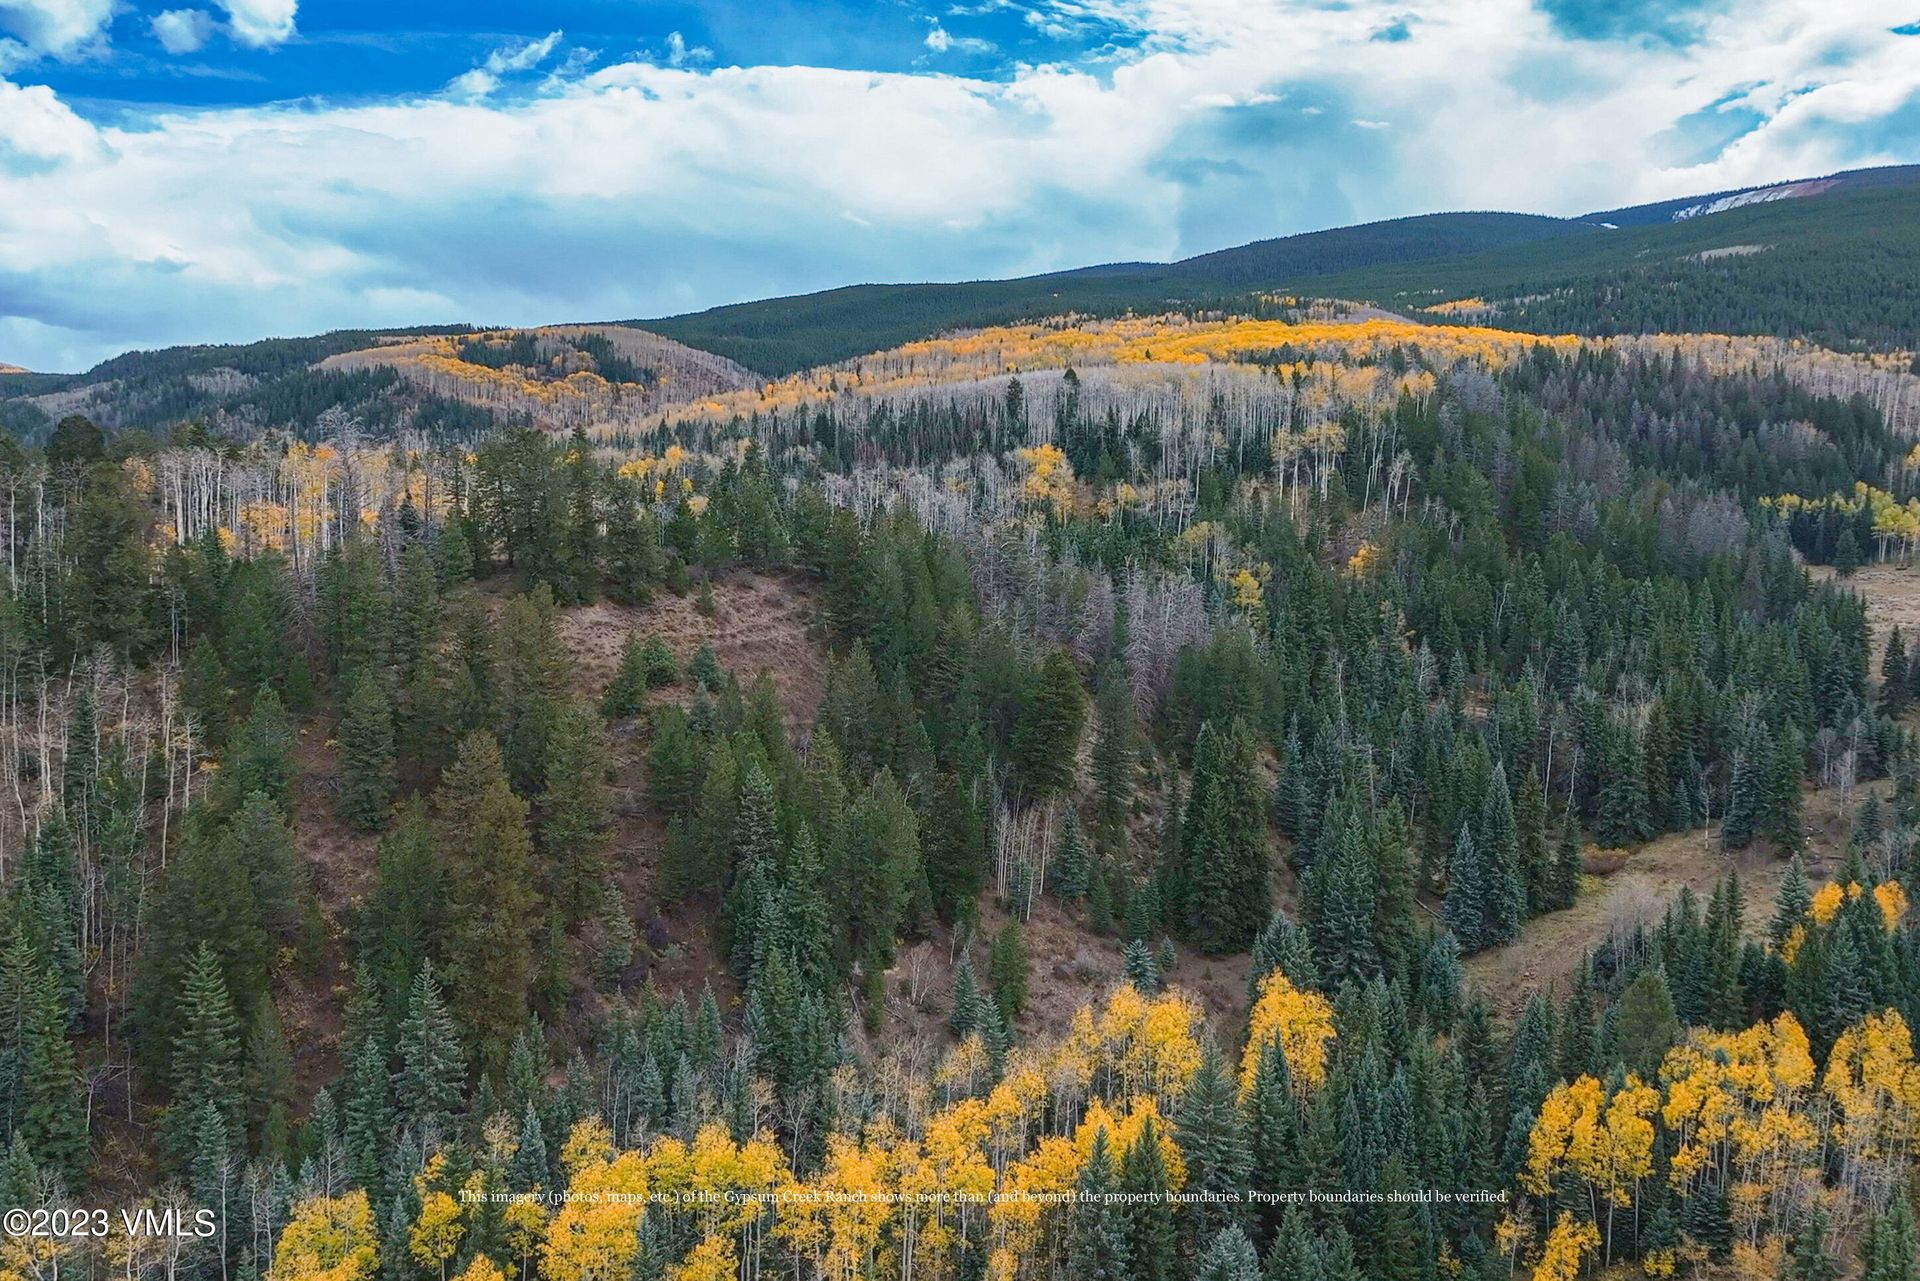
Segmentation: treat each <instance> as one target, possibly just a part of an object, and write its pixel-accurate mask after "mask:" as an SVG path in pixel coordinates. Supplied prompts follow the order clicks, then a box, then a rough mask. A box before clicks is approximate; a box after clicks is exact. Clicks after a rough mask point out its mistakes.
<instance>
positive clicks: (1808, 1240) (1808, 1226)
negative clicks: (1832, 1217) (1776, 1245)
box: [1787, 1205, 1840, 1281]
mask: <svg viewBox="0 0 1920 1281" xmlns="http://www.w3.org/2000/svg"><path fill="white" fill-rule="evenodd" d="M1839 1277H1840V1264H1839V1263H1838V1261H1836V1260H1835V1259H1834V1257H1833V1256H1832V1255H1830V1254H1828V1253H1827V1214H1826V1211H1825V1210H1823V1209H1821V1208H1820V1207H1819V1206H1817V1205H1816V1206H1815V1207H1813V1209H1812V1210H1811V1211H1809V1212H1808V1214H1807V1220H1806V1222H1805V1223H1803V1224H1801V1225H1800V1230H1799V1231H1798V1232H1796V1233H1794V1236H1793V1263H1792V1264H1791V1265H1790V1266H1789V1267H1788V1269H1787V1279H1788V1281H1839Z"/></svg>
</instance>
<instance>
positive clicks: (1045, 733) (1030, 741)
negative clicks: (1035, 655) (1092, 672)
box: [1013, 650, 1087, 799]
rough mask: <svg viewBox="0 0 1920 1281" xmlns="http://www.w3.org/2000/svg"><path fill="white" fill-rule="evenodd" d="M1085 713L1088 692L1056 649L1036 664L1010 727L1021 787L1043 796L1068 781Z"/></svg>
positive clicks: (1068, 660)
mask: <svg viewBox="0 0 1920 1281" xmlns="http://www.w3.org/2000/svg"><path fill="white" fill-rule="evenodd" d="M1086 717H1087V693H1086V690H1084V689H1083V688H1081V685H1080V673H1079V672H1078V671H1077V670H1075V668H1074V665H1073V660H1072V659H1071V658H1069V657H1068V656H1067V655H1066V654H1065V653H1063V652H1062V651H1060V650H1055V651H1053V652H1052V653H1050V654H1048V655H1047V657H1046V659H1045V660H1044V661H1043V662H1042V663H1041V664H1040V670H1039V672H1038V673H1037V674H1036V675H1035V677H1034V680H1033V686H1032V688H1031V689H1029V690H1028V691H1027V694H1026V697H1025V698H1024V699H1022V700H1021V703H1020V712H1019V717H1018V719H1017V720H1016V721H1015V723H1014V728H1013V762H1014V767H1015V768H1016V769H1017V770H1018V771H1019V775H1020V785H1021V788H1022V790H1023V791H1025V793H1026V794H1027V795H1028V796H1029V797H1032V798H1034V799H1043V798H1045V797H1047V796H1049V795H1051V794H1052V793H1054V792H1057V791H1059V790H1061V789H1062V788H1065V787H1067V786H1069V785H1070V784H1071V783H1072V782H1073V767H1074V759H1075V756H1076V753H1077V751H1078V748H1079V744H1080V734H1081V730H1082V729H1083V727H1084V726H1085V723H1086Z"/></svg>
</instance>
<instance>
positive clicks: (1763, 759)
mask: <svg viewBox="0 0 1920 1281" xmlns="http://www.w3.org/2000/svg"><path fill="white" fill-rule="evenodd" d="M1775 755H1776V754H1775V752H1774V745H1773V735H1772V734H1770V733H1768V732H1767V727H1766V726H1765V725H1764V724H1759V723H1756V724H1755V725H1754V726H1753V728H1752V729H1751V730H1749V731H1748V733H1747V736H1746V741H1745V742H1744V743H1743V744H1741V746H1740V749H1739V750H1738V751H1737V752H1736V753H1735V754H1734V758H1733V775H1732V778H1731V779H1730V780H1729V781H1728V784H1727V808H1726V812H1725V813H1724V814H1722V815H1721V817H1720V842H1721V844H1723V845H1725V846H1726V847H1727V848H1728V849H1741V848H1744V847H1745V846H1747V845H1749V844H1751V843H1752V841H1753V836H1754V832H1755V831H1756V829H1757V828H1758V826H1759V823H1760V818H1761V811H1762V809H1763V808H1764V806H1765V805H1766V803H1767V795H1768V780H1769V777H1770V775H1771V773H1772V770H1773V765H1774V757H1775Z"/></svg>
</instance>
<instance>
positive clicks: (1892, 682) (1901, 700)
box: [1880, 627, 1913, 720]
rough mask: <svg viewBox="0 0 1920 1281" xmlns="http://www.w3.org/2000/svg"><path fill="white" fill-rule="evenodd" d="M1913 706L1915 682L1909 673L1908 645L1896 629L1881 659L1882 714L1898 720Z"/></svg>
mask: <svg viewBox="0 0 1920 1281" xmlns="http://www.w3.org/2000/svg"><path fill="white" fill-rule="evenodd" d="M1912 705H1913V681H1912V679H1911V676H1910V674H1909V672H1908V665H1907V645H1906V641H1905V640H1904V639H1903V638H1902V637H1901V635H1900V629H1899V628H1898V627H1896V628H1894V629H1893V631H1892V633H1891V634H1890V635H1889V636H1888V637H1887V648H1886V650H1885V652H1884V653H1883V654H1882V655H1881V659H1880V714H1881V715H1882V716H1888V717H1892V718H1893V719H1895V720H1898V719H1899V718H1900V717H1901V716H1903V715H1905V714H1906V711H1907V709H1908V708H1909V707H1911V706H1912Z"/></svg>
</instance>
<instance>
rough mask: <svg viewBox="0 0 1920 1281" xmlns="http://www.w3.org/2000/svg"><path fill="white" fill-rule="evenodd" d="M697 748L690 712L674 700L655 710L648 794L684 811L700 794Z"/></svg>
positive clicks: (649, 762) (656, 801) (649, 750)
mask: <svg viewBox="0 0 1920 1281" xmlns="http://www.w3.org/2000/svg"><path fill="white" fill-rule="evenodd" d="M700 783H701V769H700V758H699V752H698V748H697V747H696V745H695V743H694V739H693V734H692V732H691V731H690V730H689V729H688V727H687V715H686V713H685V712H683V711H681V710H680V709H679V708H678V707H675V706H672V705H671V704H670V705H668V706H666V707H663V708H661V709H660V710H659V711H657V712H655V713H654V717H653V745H652V746H651V747H649V748H648V749H647V795H649V796H650V797H652V798H653V800H654V802H655V803H656V804H658V805H659V806H661V807H662V808H664V809H668V810H672V811H675V812H685V811H686V810H687V809H688V808H690V807H691V806H692V804H693V801H694V798H695V797H696V796H698V795H699V794H700Z"/></svg>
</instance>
